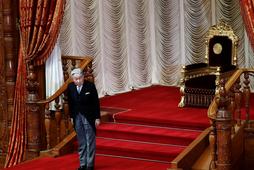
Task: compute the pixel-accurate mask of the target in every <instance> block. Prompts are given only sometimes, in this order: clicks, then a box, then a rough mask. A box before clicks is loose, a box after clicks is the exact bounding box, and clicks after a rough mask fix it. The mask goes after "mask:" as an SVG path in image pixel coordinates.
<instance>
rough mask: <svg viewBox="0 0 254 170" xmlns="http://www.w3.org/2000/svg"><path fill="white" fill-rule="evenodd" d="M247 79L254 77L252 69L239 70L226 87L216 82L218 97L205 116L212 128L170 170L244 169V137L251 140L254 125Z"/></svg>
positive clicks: (183, 153)
mask: <svg viewBox="0 0 254 170" xmlns="http://www.w3.org/2000/svg"><path fill="white" fill-rule="evenodd" d="M250 76H254V69H238V70H236V71H235V73H234V74H233V75H232V76H231V77H230V78H229V79H227V82H226V83H225V81H224V80H225V79H221V81H219V86H218V87H219V88H218V93H217V94H216V95H215V97H214V99H213V101H212V103H211V104H210V106H209V108H208V112H207V113H208V117H209V119H210V122H211V127H210V128H208V129H206V130H205V131H203V133H202V134H201V135H200V136H199V137H198V138H197V139H196V140H194V141H193V142H192V143H191V144H190V145H189V146H188V147H187V148H186V149H185V150H184V151H183V152H182V153H181V154H180V155H178V156H177V157H176V158H175V159H174V160H173V161H172V162H171V168H169V169H170V170H178V169H193V170H197V169H198V170H207V169H209V170H222V169H223V170H230V169H232V170H237V169H239V170H240V169H244V168H243V167H242V166H243V164H245V161H246V160H244V159H246V155H245V153H246V148H245V147H246V136H253V132H254V128H253V127H254V126H253V124H254V122H253V120H250V78H251V77H250ZM244 117H245V119H244V120H243V118H244ZM249 133H251V134H250V135H248V134H249ZM253 141H254V140H253ZM251 146H252V145H251ZM247 147H248V146H247ZM248 150H249V148H248ZM253 151H254V149H253ZM248 156H249V155H248ZM251 156H252V155H251ZM253 156H254V154H253ZM249 160H251V161H253V160H254V159H252V158H250V159H249ZM253 164H254V163H253ZM253 164H252V165H253Z"/></svg>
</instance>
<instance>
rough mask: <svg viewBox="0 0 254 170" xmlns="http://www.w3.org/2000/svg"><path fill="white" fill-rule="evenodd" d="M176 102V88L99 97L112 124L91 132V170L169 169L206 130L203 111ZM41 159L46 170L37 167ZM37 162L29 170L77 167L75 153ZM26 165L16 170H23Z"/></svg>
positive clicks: (204, 111)
mask: <svg viewBox="0 0 254 170" xmlns="http://www.w3.org/2000/svg"><path fill="white" fill-rule="evenodd" d="M179 101H180V94H179V88H177V87H166V86H151V87H148V88H143V89H140V90H134V91H131V92H128V93H123V94H119V95H114V96H106V97H104V98H102V99H101V108H102V111H105V112H106V113H107V114H109V115H110V118H109V120H112V121H111V122H106V123H103V124H101V125H100V127H99V128H98V130H97V140H96V142H97V149H96V170H166V169H167V168H169V167H170V161H172V160H173V159H174V158H175V157H176V156H177V155H178V154H179V153H180V152H182V151H183V150H184V149H185V148H186V146H188V145H189V144H190V143H191V142H192V141H193V140H194V139H195V138H196V137H197V136H198V135H199V134H200V133H201V132H202V131H203V130H204V129H205V128H207V127H208V126H209V125H210V124H209V121H208V118H207V113H206V112H207V109H204V108H203V109H202V108H178V107H177V105H178V102H179ZM43 159H45V161H44V165H45V166H46V165H47V162H48V163H49V164H50V165H51V166H50V168H49V167H48V166H47V167H44V166H43V165H42V164H43V163H42V162H43ZM43 159H40V160H37V164H39V165H41V166H40V167H37V168H35V164H36V162H34V164H33V168H32V169H38V170H42V169H62V170H65V169H68V170H69V169H70V170H72V169H75V167H77V166H78V155H77V153H75V154H72V155H66V156H62V157H59V158H43ZM31 162H33V161H31ZM31 162H28V163H25V164H23V165H18V166H17V167H18V169H20V170H21V169H22V168H23V169H27V170H29V169H31V168H29V163H30V164H31ZM53 162H54V163H53ZM68 162H69V163H68ZM66 164H68V166H67V165H66ZM11 169H12V168H11ZM13 169H15V168H13Z"/></svg>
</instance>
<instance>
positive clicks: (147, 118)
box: [114, 109, 210, 130]
mask: <svg viewBox="0 0 254 170" xmlns="http://www.w3.org/2000/svg"><path fill="white" fill-rule="evenodd" d="M189 110H190V111H189V112H190V113H189V114H187V113H183V111H182V112H181V111H173V112H172V111H160V112H153V111H151V110H143V111H140V112H139V113H137V111H136V110H131V111H128V112H124V113H120V114H115V115H114V120H115V122H117V123H127V124H140V125H149V126H160V127H169V128H179V129H180V128H183V129H192V130H204V129H206V128H207V127H209V126H210V124H209V121H208V118H207V115H205V113H199V112H197V113H192V112H191V109H189ZM171 112H172V113H171ZM202 114H203V115H202Z"/></svg>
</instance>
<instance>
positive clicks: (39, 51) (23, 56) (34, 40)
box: [5, 0, 65, 167]
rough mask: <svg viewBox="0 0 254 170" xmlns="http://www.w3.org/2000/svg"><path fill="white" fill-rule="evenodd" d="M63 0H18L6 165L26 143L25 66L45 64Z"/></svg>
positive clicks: (19, 155) (20, 154)
mask: <svg viewBox="0 0 254 170" xmlns="http://www.w3.org/2000/svg"><path fill="white" fill-rule="evenodd" d="M64 5H65V0H29V1H28V0H20V1H19V14H20V40H21V41H20V49H19V60H18V71H17V80H16V87H15V97H14V109H13V115H12V125H11V131H10V141H9V145H8V154H7V157H6V163H5V167H10V166H13V165H16V164H18V163H19V162H21V161H22V160H23V159H24V155H25V151H26V144H27V139H26V137H27V133H26V131H27V129H26V123H27V122H26V107H25V106H26V87H25V84H26V80H27V69H28V68H27V65H28V63H29V64H33V65H41V64H44V63H45V61H46V59H47V58H48V56H49V55H50V53H51V51H52V50H53V48H54V45H55V42H56V40H57V37H58V33H59V29H60V25H61V21H62V16H63V11H64Z"/></svg>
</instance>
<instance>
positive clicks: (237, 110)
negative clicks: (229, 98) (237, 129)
mask: <svg viewBox="0 0 254 170" xmlns="http://www.w3.org/2000/svg"><path fill="white" fill-rule="evenodd" d="M240 88H241V85H240V78H238V79H237V81H236V83H235V85H234V93H235V119H236V122H237V125H238V126H240V125H241V102H242V93H241V91H240Z"/></svg>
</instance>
